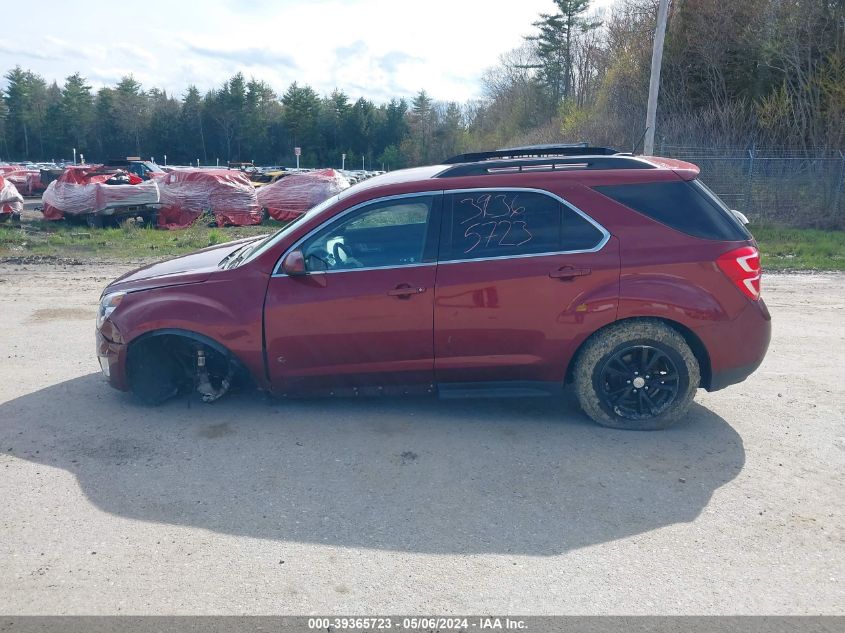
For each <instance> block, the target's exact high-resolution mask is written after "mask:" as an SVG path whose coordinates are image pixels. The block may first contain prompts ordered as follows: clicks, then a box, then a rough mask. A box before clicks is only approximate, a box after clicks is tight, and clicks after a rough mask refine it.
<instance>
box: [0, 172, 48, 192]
mask: <svg viewBox="0 0 845 633" xmlns="http://www.w3.org/2000/svg"><path fill="white" fill-rule="evenodd" d="M0 173H2V172H0ZM3 177H4V178H6V180H8V181H9V182H11V183H12V184H13V185H15V187H17V189H18V191H19V192H20V193H23V194H24V195H27V196H31V195H34V194H36V193H40V192H42V191H44V187H43V186H42V185H41V170H40V169H24V168H22V167H19V168H18V169H17V170H15V171H6V173H5V174H3Z"/></svg>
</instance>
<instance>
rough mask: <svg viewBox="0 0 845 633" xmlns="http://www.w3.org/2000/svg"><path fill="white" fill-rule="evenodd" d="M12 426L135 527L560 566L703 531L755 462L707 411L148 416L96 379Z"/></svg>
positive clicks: (413, 408)
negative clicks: (640, 421)
mask: <svg viewBox="0 0 845 633" xmlns="http://www.w3.org/2000/svg"><path fill="white" fill-rule="evenodd" d="M0 420H2V422H0V442H2V444H0V450H2V451H9V452H11V453H12V454H13V455H15V456H17V457H18V458H22V459H26V460H30V461H33V462H37V463H42V464H46V465H48V466H51V467H56V468H62V469H65V470H67V471H70V472H71V473H73V474H74V475H75V476H76V478H77V480H78V482H79V485H80V487H81V489H82V491H83V492H84V493H85V495H86V496H87V498H88V499H89V500H90V501H91V502H92V503H93V504H95V505H96V506H97V507H98V508H100V509H102V510H104V511H106V512H110V513H113V514H115V515H118V516H121V517H125V518H129V519H138V520H143V521H154V522H161V523H166V524H172V525H184V526H191V527H198V528H205V529H208V530H213V531H215V532H220V533H225V534H233V535H242V536H249V537H258V538H264V539H276V540H283V541H299V542H311V543H323V544H326V545H338V546H348V547H368V548H380V549H388V550H398V551H407V552H426V553H447V554H451V553H462V554H476V553H496V554H508V553H511V554H528V555H550V554H559V553H561V552H563V551H566V550H570V549H574V548H579V547H584V546H588V545H594V544H598V543H604V542H607V541H611V540H614V539H619V538H623V537H628V536H632V535H636V534H641V533H643V532H647V531H650V530H654V529H657V528H660V527H664V526H667V525H671V524H674V523H679V522H686V521H691V520H693V519H695V517H696V516H698V515H699V513H700V512H701V511H702V509H703V508H704V507H705V506H706V505H707V503H708V501H709V500H710V497H711V495H712V494H713V492H714V491H715V490H716V489H717V488H719V487H720V486H722V485H723V484H725V483H727V482H729V481H731V480H732V479H733V478H734V477H736V476H737V474H738V473H739V472H740V470H741V469H742V467H743V464H744V462H745V451H744V449H743V444H742V439H741V438H740V436H739V435H738V434H737V433H736V431H734V430H733V429H732V428H731V427H730V425H728V424H727V422H725V420H723V419H722V418H720V417H719V416H717V415H715V414H714V413H712V412H711V411H709V410H707V409H706V408H704V407H701V406H699V405H693V408H692V410H691V412H690V414H689V415H688V417H687V419H685V420H683V421H681V422H679V423H678V424H677V425H676V426H674V427H672V428H670V429H668V430H665V431H658V432H651V433H637V432H626V431H614V430H610V429H604V428H601V427H598V426H596V425H594V424H592V423H591V422H590V421H589V420H588V419H587V418H586V417H584V415H583V414H582V413H581V412H580V411H579V410H578V409H577V407H576V406H575V404H574V402H573V400H572V398H571V396H570V397H567V398H563V399H552V398H547V399H530V400H445V401H441V400H437V399H433V398H432V399H423V398H404V399H371V400H340V399H338V400H302V401H277V400H272V399H269V398H265V397H263V396H260V395H254V394H242V395H233V396H231V397H228V398H226V399H224V400H221V401H219V402H217V403H215V404H213V405H206V404H203V403H201V402H198V401H197V400H194V399H183V400H178V401H173V402H170V403H168V404H166V405H165V406H162V407H159V408H154V409H149V408H144V407H141V406H139V405H136V404H134V403H133V401H132V400H131V399H130V398H129V397H128V396H127V395H126V394H120V393H117V392H114V391H112V390H111V389H110V388H109V387H108V386H106V385H105V384H104V383H103V381H102V379H101V378H100V376H99V375H96V374H91V375H87V376H83V377H80V378H76V379H73V380H69V381H67V382H63V383H60V384H57V385H54V386H51V387H48V388H45V389H42V390H40V391H36V392H34V393H31V394H29V395H25V396H22V397H19V398H17V399H14V400H11V401H9V402H6V403H3V404H0Z"/></svg>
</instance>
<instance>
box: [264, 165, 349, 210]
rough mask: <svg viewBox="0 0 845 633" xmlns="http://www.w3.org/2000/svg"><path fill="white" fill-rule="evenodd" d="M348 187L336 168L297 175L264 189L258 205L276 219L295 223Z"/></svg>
mask: <svg viewBox="0 0 845 633" xmlns="http://www.w3.org/2000/svg"><path fill="white" fill-rule="evenodd" d="M348 187H349V181H348V180H347V179H346V177H345V176H344V175H343V174H341V173H340V172H338V171H335V170H334V169H321V170H319V171H310V172H306V173H303V174H293V175H291V176H285V177H284V178H282V179H281V180H277V181H276V182H274V183H271V184H269V185H265V186H263V187H261V188H260V189H259V190H258V204H259V205H261V207H263V208H264V209H267V212H268V213H269V214H270V217H272V218H273V219H275V220H281V221H285V220H293V219H294V218H297V217H299V216H300V215H302V214H303V213H305V212H306V211H308V209H310V208H311V207H313V206H315V205H317V204H320V203H321V202H323V200H326V199H328V198H331V197H332V196H333V195H336V194H338V193H340V192H341V191H343V190H344V189H346V188H348Z"/></svg>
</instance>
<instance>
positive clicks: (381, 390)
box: [96, 145, 771, 429]
mask: <svg viewBox="0 0 845 633" xmlns="http://www.w3.org/2000/svg"><path fill="white" fill-rule="evenodd" d="M698 176H699V169H698V168H697V167H696V166H695V165H692V164H690V163H686V162H682V161H678V160H672V159H667V158H658V157H648V156H633V155H631V154H621V153H617V152H615V151H614V150H611V149H607V148H600V147H584V146H567V145H561V146H534V147H526V148H512V149H507V150H499V151H492V152H482V153H476V154H463V155H460V156H456V157H453V158H450V159H448V160H446V161H445V162H444V163H443V164H441V165H435V166H429V167H419V168H413V169H406V170H401V171H394V172H390V173H387V174H384V175H381V176H378V177H375V178H371V179H368V180H366V181H364V182H362V183H359V184H357V185H355V186H353V187H351V188H349V189H346V190H345V191H343V192H342V193H340V194H338V195H336V196H334V197H332V198H330V199H328V200H326V201H324V202H323V203H321V204H319V205H317V206H316V207H314V208H312V209H310V210H309V211H308V212H307V213H306V214H304V215H303V216H301V217H300V218H299V219H298V220H296V221H295V222H292V223H291V224H289V225H287V226H286V227H284V228H283V229H281V230H280V231H278V232H276V233H275V234H272V235H269V236H265V237H259V238H253V239H247V240H240V241H236V242H231V243H228V244H223V245H219V246H214V247H211V248H206V249H204V250H201V251H199V252H196V253H193V254H190V255H186V256H183V257H177V258H175V259H171V260H168V261H164V262H161V263H158V264H153V265H151V266H147V267H145V268H141V269H139V270H136V271H134V272H131V273H128V274H126V275H124V276H122V277H120V278H119V279H117V280H116V281H114V282H112V283H111V284H109V286H108V287H106V288H105V290H104V291H103V294H102V297H101V299H100V305H99V311H98V315H97V335H96V338H97V345H96V347H97V356H98V358H99V362H100V365H101V367H102V371H103V373H104V374H105V375H106V376H107V378H108V380H109V382H110V383H111V385H112V386H114V387H116V388H117V389H121V390H129V391H131V392H133V393H134V395H135V396H136V397H137V398H138V399H139V400H141V401H143V402H148V403H153V404H155V403H160V402H163V401H164V400H167V399H168V398H171V397H173V396H176V395H177V394H180V393H186V392H190V391H192V390H197V391H199V392H200V393H201V394H202V396H203V399H205V400H208V401H212V400H215V399H217V398H219V397H220V396H222V395H223V394H224V393H226V391H227V390H229V389H230V388H231V387H232V386H235V385H241V386H245V385H254V386H257V387H258V388H259V389H262V390H266V391H268V392H270V393H272V394H276V395H279V396H294V395H301V394H310V395H316V394H325V395H333V396H367V395H381V394H412V393H420V394H424V393H436V394H438V395H439V396H441V397H447V398H448V397H478V396H533V395H547V394H557V393H560V392H561V390H562V389H563V388H564V387H565V386H566V385H571V386H572V388H574V390H575V392H576V394H577V397H578V401H579V402H580V405H581V407H582V409H583V410H584V411H585V412H586V414H587V415H588V416H590V417H591V418H592V419H593V420H595V421H596V422H598V423H599V424H603V425H606V426H610V427H616V428H623V429H657V428H663V427H666V426H668V425H669V424H671V423H672V422H673V421H675V420H677V419H679V418H682V417H683V416H684V415H685V413H686V412H687V411H688V409H689V407H690V404H691V403H692V401H693V397H694V395H695V392H696V389H698V388H704V389H707V390H709V391H715V390H718V389H722V388H724V387H726V386H728V385H731V384H733V383H737V382H740V381H742V380H744V379H745V378H746V377H747V376H748V375H749V374H751V373H752V372H753V371H754V370H755V369H756V368H757V367H758V366H759V365H760V363H761V361H762V359H763V356H764V355H765V352H766V349H767V347H768V344H769V337H770V331H771V323H770V321H771V319H770V316H769V312H768V310H767V308H766V305H765V303H764V302H763V300H762V298H761V297H760V277H761V269H760V256H759V252H758V250H757V244H756V242H755V241H754V239H753V237H752V236H751V234H750V233H749V232H748V231H747V229H746V228H745V226H744V224H743V222H742V221H741V220H740V217H739V214H738V213H734V212H732V211H731V210H730V209H728V208H727V207H726V206H725V205H724V204H723V203H722V202H721V201H720V200H719V198H718V197H717V196H716V195H715V194H713V193H712V192H711V191H710V190H709V189H708V188H707V187H706V186H705V185H704V184H703V183H702V182H701V181H700V180H699V178H698Z"/></svg>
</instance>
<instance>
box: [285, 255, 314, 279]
mask: <svg viewBox="0 0 845 633" xmlns="http://www.w3.org/2000/svg"><path fill="white" fill-rule="evenodd" d="M282 272H283V273H285V274H286V275H288V276H289V277H299V276H302V275H307V274H308V271H306V270H305V255H303V254H302V251H301V250H299V249H296V250H295V251H291V252H290V253H288V254H287V255H285V258H284V259H283V260H282Z"/></svg>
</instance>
